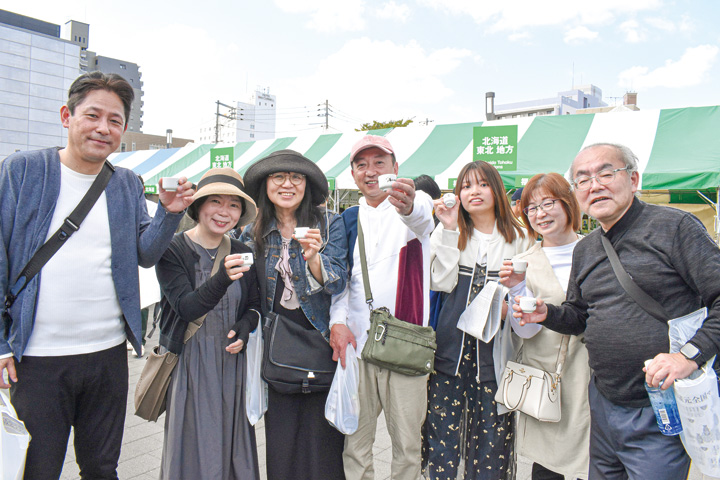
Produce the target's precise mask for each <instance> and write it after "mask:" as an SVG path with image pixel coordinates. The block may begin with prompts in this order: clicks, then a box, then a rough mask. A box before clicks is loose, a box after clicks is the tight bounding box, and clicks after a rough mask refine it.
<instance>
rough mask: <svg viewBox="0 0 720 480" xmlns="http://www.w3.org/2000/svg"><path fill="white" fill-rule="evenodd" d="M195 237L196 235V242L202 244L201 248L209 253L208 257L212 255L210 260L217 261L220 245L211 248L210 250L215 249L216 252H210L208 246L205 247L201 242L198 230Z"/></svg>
mask: <svg viewBox="0 0 720 480" xmlns="http://www.w3.org/2000/svg"><path fill="white" fill-rule="evenodd" d="M194 237H195V243H197V244H198V245H200V248H202V249H203V250H205V253H207V254H208V257H210V261H211V262H214V261H215V257H217V252H218V248H220V246H217V247H215V248H211V249H210V250H214V251H215V253H210V250H208V249H207V248H205V247H203V244H202V243H200V239H199V238H198V234H197V232H194Z"/></svg>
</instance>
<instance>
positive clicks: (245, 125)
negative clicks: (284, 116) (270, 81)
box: [198, 89, 277, 144]
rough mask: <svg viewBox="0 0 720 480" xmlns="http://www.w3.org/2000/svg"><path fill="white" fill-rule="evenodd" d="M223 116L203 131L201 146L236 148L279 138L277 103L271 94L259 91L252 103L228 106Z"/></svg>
mask: <svg viewBox="0 0 720 480" xmlns="http://www.w3.org/2000/svg"><path fill="white" fill-rule="evenodd" d="M220 105H224V104H220ZM216 113H217V112H216ZM219 113H220V115H219V116H218V115H217V114H216V119H213V120H211V121H208V122H206V123H204V124H203V125H202V126H201V127H200V132H199V134H198V142H201V143H228V144H235V143H238V142H252V141H255V140H264V139H267V138H275V125H276V118H277V102H276V99H275V95H270V92H269V91H267V90H261V89H258V90H256V91H255V93H254V94H253V96H252V98H251V99H250V101H249V102H234V103H233V105H232V106H227V105H224V107H220V109H219ZM216 129H217V142H216V133H215V131H216Z"/></svg>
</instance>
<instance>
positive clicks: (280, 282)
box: [240, 150, 347, 480]
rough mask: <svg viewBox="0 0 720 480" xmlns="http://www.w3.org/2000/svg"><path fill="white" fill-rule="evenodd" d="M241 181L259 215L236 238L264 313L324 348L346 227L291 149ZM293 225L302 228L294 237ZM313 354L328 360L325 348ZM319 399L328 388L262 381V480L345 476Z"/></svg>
mask: <svg viewBox="0 0 720 480" xmlns="http://www.w3.org/2000/svg"><path fill="white" fill-rule="evenodd" d="M245 182H246V185H247V190H248V194H249V195H250V196H251V197H252V198H253V200H255V202H256V203H257V206H258V215H257V218H256V220H255V223H253V224H252V225H249V226H248V227H247V228H245V230H244V231H243V233H242V235H241V236H240V240H241V241H244V242H246V243H247V244H248V245H250V246H252V248H253V251H254V252H255V255H256V264H264V266H263V267H259V268H261V269H262V268H264V270H262V271H261V273H258V277H259V278H260V281H261V282H264V283H265V285H264V286H262V285H261V291H263V290H264V298H263V299H262V301H263V305H262V307H263V313H264V314H267V313H268V312H273V313H276V314H279V315H281V316H282V317H284V318H283V321H288V322H294V323H295V324H297V325H298V326H300V328H302V329H304V330H305V331H309V333H308V334H309V335H317V336H320V337H321V343H322V345H323V346H324V343H323V342H329V336H330V330H329V328H328V324H329V321H330V298H331V296H332V295H334V294H337V293H340V292H342V291H343V290H344V289H345V284H346V281H347V267H346V264H345V259H346V258H347V239H346V236H345V225H344V223H343V220H342V218H341V217H340V216H339V215H336V214H334V213H331V212H328V211H327V210H326V208H325V207H324V206H323V205H324V203H325V200H326V198H327V196H328V183H327V179H326V178H325V175H324V174H323V173H322V171H321V170H320V168H319V167H318V166H317V165H315V163H313V162H312V161H310V160H309V159H307V158H305V157H304V156H302V155H301V154H299V153H298V152H295V151H293V150H280V151H277V152H275V153H272V154H270V155H268V156H267V157H265V158H263V159H261V160H259V161H257V162H256V163H254V164H253V165H251V166H250V168H248V170H247V172H246V173H245ZM298 227H307V228H308V229H307V231H306V232H303V233H300V232H299V231H296V230H295V229H296V228H298ZM258 257H260V258H258ZM322 338H324V340H322ZM264 341H265V342H268V341H270V339H269V338H267V337H266V338H265V339H264ZM288 348H292V344H291V345H290V346H289V347H288ZM314 350H315V349H313V352H314ZM328 352H329V353H328ZM313 354H315V353H313ZM316 354H317V355H329V356H330V358H332V349H331V348H330V347H329V343H328V348H327V349H324V348H322V349H318V352H317V353H316ZM326 399H327V391H324V392H315V393H282V392H280V391H277V390H276V389H274V388H273V386H272V384H269V388H268V410H267V413H266V414H265V437H266V464H267V478H268V479H269V480H285V479H289V478H292V479H301V480H302V479H308V480H311V479H318V478H322V479H341V478H345V477H344V473H343V464H342V451H343V443H344V437H343V435H342V434H341V433H340V432H338V431H337V430H335V429H334V428H333V427H332V426H330V424H329V423H328V421H327V420H326V419H325V401H326Z"/></svg>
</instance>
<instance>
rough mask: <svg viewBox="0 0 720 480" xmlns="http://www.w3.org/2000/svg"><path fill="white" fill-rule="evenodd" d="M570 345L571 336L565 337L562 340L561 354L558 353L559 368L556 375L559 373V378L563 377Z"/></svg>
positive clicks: (556, 368) (556, 369) (557, 367)
mask: <svg viewBox="0 0 720 480" xmlns="http://www.w3.org/2000/svg"><path fill="white" fill-rule="evenodd" d="M569 343H570V335H563V336H562V340H560V352H559V353H558V360H557V366H556V367H555V373H557V375H558V376H560V375H562V369H563V365H564V364H565V358H566V357H567V351H568V344H569Z"/></svg>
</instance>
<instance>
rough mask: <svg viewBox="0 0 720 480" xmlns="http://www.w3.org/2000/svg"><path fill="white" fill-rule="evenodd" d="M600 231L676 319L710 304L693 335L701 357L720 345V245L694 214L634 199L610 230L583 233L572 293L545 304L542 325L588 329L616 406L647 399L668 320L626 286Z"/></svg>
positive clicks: (664, 347)
mask: <svg viewBox="0 0 720 480" xmlns="http://www.w3.org/2000/svg"><path fill="white" fill-rule="evenodd" d="M600 235H606V236H607V238H608V239H609V240H610V241H611V242H612V244H613V247H614V248H615V250H616V251H617V254H618V256H619V258H620V262H621V263H622V265H623V267H625V270H626V271H627V272H628V274H629V275H630V276H631V277H632V279H633V280H634V281H635V282H636V283H637V285H638V286H639V287H640V288H642V289H643V290H644V291H645V292H646V293H648V294H649V295H651V296H652V297H653V298H654V299H655V300H657V301H658V302H660V303H661V304H662V306H663V307H664V308H665V310H666V311H667V312H668V314H669V315H671V316H672V318H677V317H681V316H684V315H687V314H688V313H691V312H693V311H695V310H697V309H699V308H702V307H703V306H707V307H708V314H709V315H708V317H707V319H706V320H705V323H704V325H703V327H702V328H701V329H700V330H698V333H697V334H696V335H695V337H693V339H692V343H694V344H695V345H697V346H698V347H699V348H700V350H701V351H702V357H701V358H700V359H699V360H698V361H699V362H702V363H704V362H706V361H707V360H708V359H710V357H712V356H713V355H715V354H716V353H718V351H720V281H718V272H720V250H718V246H717V245H716V244H715V242H713V240H712V239H711V238H710V236H709V235H708V233H707V231H706V230H705V227H704V226H703V225H702V223H700V221H699V220H698V219H697V218H695V217H694V216H693V215H691V214H689V213H686V212H683V211H681V210H677V209H675V208H670V207H661V206H657V205H648V204H645V203H643V202H641V201H640V200H638V199H634V200H633V204H632V205H631V207H630V209H629V210H628V211H627V212H626V213H625V215H624V216H623V217H622V218H621V219H620V220H619V221H618V222H617V223H616V224H615V225H614V226H613V227H612V228H611V229H610V230H609V231H608V232H607V233H605V232H603V231H602V230H601V229H597V230H595V231H593V232H592V233H590V234H589V235H588V236H587V237H585V238H583V239H582V240H580V242H579V243H578V245H577V247H575V251H574V253H573V264H572V272H571V273H570V282H569V284H568V290H567V299H566V301H565V302H563V304H562V305H561V306H553V305H548V318H547V320H545V322H544V323H543V325H545V326H546V327H548V328H550V329H551V330H555V331H557V332H559V333H567V334H579V333H582V332H585V341H586V345H587V349H588V353H589V360H590V367H591V368H592V369H593V371H594V375H595V377H596V386H597V388H598V390H599V391H600V393H601V394H602V395H603V396H604V397H605V398H607V399H608V400H610V401H612V402H613V403H616V404H618V405H624V406H630V407H643V406H648V405H650V401H649V399H648V396H647V393H646V392H645V389H644V386H643V384H644V379H645V374H644V373H643V371H642V368H643V362H644V361H645V360H647V359H650V358H654V357H655V356H656V355H657V354H659V353H667V352H668V350H669V340H668V326H667V324H666V323H664V322H661V321H659V320H657V319H656V318H655V317H653V316H651V315H650V314H649V313H647V312H646V311H645V310H643V309H642V307H640V306H639V305H638V304H637V303H635V301H634V300H633V299H632V298H631V297H630V296H629V295H627V293H625V291H624V290H623V288H622V286H621V285H620V283H619V282H618V280H617V278H616V276H615V273H614V272H613V270H612V266H611V265H610V261H609V260H608V258H607V255H606V253H605V250H604V249H603V246H602V243H601V241H600ZM668 320H670V319H668Z"/></svg>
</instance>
